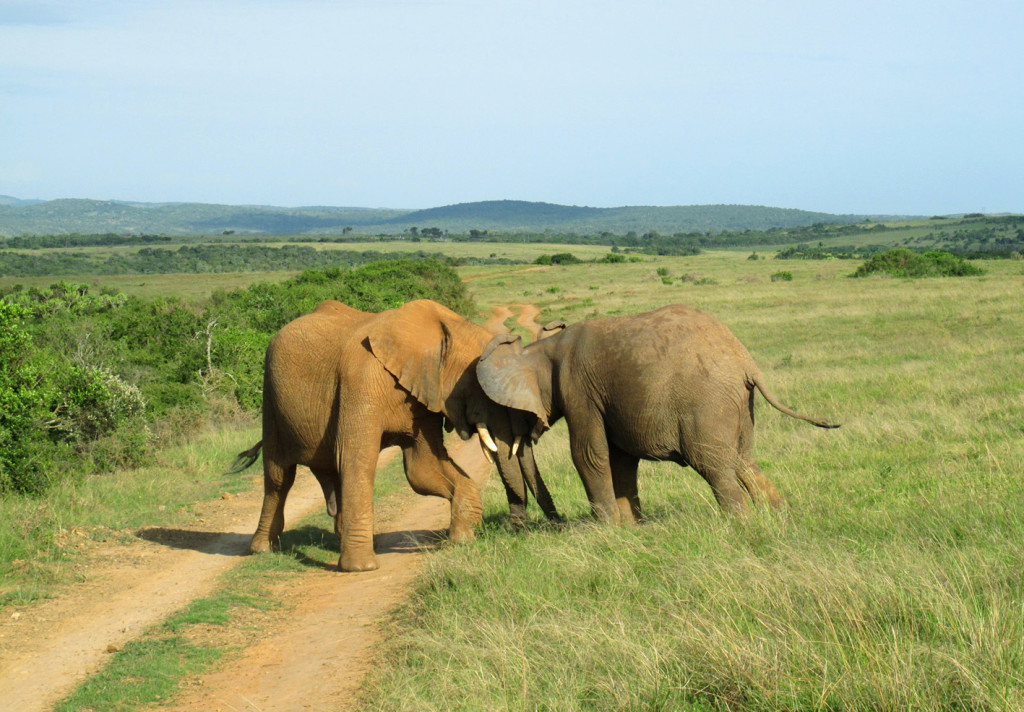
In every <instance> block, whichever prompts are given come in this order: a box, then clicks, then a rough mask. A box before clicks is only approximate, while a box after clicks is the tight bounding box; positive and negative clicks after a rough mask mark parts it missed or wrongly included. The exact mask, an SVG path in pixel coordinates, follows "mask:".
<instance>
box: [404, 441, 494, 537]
mask: <svg viewBox="0 0 1024 712" xmlns="http://www.w3.org/2000/svg"><path fill="white" fill-rule="evenodd" d="M402 457H403V460H404V462H405V477H406V479H407V480H408V481H409V485H410V486H411V487H412V488H413V490H414V491H416V492H417V493H418V494H423V495H432V496H435V497H444V498H445V499H447V500H448V501H449V502H451V522H450V524H449V526H448V538H449V539H450V540H451V541H452V542H454V543H457V544H458V543H463V542H468V541H472V540H473V539H474V538H475V534H474V533H473V527H475V526H476V525H477V524H479V523H480V522H481V521H482V520H483V506H482V505H481V503H480V492H479V490H477V487H476V485H475V484H474V483H473V480H471V479H470V478H469V475H467V474H466V473H465V472H463V471H462V469H461V468H460V467H459V466H458V465H456V464H455V463H454V462H453V461H452V460H451V458H450V457H449V456H448V451H447V450H446V449H445V447H444V439H443V437H442V435H441V428H440V424H438V427H437V428H433V427H427V428H424V429H421V430H420V431H419V432H418V433H417V434H416V436H415V437H414V438H413V441H412V443H411V444H409V445H407V446H405V447H403V448H402Z"/></svg>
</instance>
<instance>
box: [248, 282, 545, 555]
mask: <svg viewBox="0 0 1024 712" xmlns="http://www.w3.org/2000/svg"><path fill="white" fill-rule="evenodd" d="M490 337H491V333H490V332H488V331H487V330H486V329H484V328H483V327H480V326H477V325H476V324H473V323H472V322H470V321H469V320H468V319H466V318H464V317H462V316H460V315H458V314H456V313H455V312H453V311H451V310H450V309H448V308H446V307H444V306H442V305H441V304H438V303H436V302H433V301H430V300H417V301H413V302H409V303H408V304H405V305H404V306H402V307H399V308H398V309H392V310H389V311H385V312H381V313H379V314H370V313H365V312H361V311H358V310H356V309H352V308H351V307H348V306H346V305H344V304H341V303H340V302H336V301H327V302H323V303H322V304H320V305H319V306H318V307H317V308H316V310H315V311H314V312H312V313H311V314H307V315H305V316H302V317H299V318H298V319H295V320H294V321H292V322H290V323H288V324H286V325H285V326H284V327H282V328H281V330H280V331H278V333H277V334H276V335H275V336H274V337H273V339H271V342H270V345H269V346H268V347H267V353H266V359H265V362H264V375H263V439H262V440H261V441H260V442H259V443H257V444H256V445H255V446H254V447H253V448H251V449H249V450H247V451H245V452H243V453H241V454H240V455H239V457H238V460H236V464H235V466H234V467H233V468H232V471H240V470H241V469H244V468H245V467H247V466H248V465H250V464H252V463H253V462H255V460H256V458H257V457H258V456H259V451H260V449H261V448H262V449H263V483H264V495H263V509H262V511H261V513H260V519H259V524H258V526H257V528H256V533H255V534H254V535H253V538H252V542H251V544H250V550H251V551H252V552H253V553H259V552H265V551H269V550H271V549H272V548H275V547H276V546H277V544H278V540H279V538H280V536H281V532H282V531H283V529H284V504H285V499H286V498H287V496H288V491H289V489H290V488H291V486H292V484H293V482H294V480H295V471H296V466H297V465H306V466H308V467H309V468H310V470H311V471H312V472H313V474H314V475H315V476H316V478H317V480H318V482H319V483H320V486H321V487H322V488H323V492H324V498H325V500H326V502H327V510H328V513H330V514H331V515H332V516H334V518H335V530H336V532H337V534H338V537H339V541H340V546H341V556H340V559H339V561H338V567H339V568H340V569H341V570H342V571H367V570H372V569H375V568H377V562H376V557H375V555H374V552H373V483H374V473H375V469H376V463H377V456H378V454H379V452H380V450H381V449H383V448H384V447H388V446H392V445H397V446H400V447H401V448H402V456H403V460H404V465H405V474H406V478H407V479H408V481H409V484H410V485H411V486H412V488H413V489H414V490H415V491H416V492H418V493H420V494H426V495H435V496H439V497H444V498H445V499H447V500H449V501H450V502H451V525H450V528H449V537H450V539H451V540H452V541H455V542H459V541H468V540H471V539H473V537H474V534H473V527H474V525H476V524H477V523H479V522H480V519H481V505H480V495H479V493H478V491H477V488H476V486H475V485H474V484H473V482H472V480H470V478H469V477H468V476H467V475H466V473H465V472H464V471H462V470H461V469H460V468H459V467H458V465H456V464H455V463H454V462H453V461H452V460H451V458H450V457H449V456H448V452H447V451H446V449H445V446H444V437H443V428H444V427H446V428H447V429H448V430H449V431H451V430H453V429H454V430H455V431H456V432H458V434H459V436H461V437H462V438H463V439H469V438H470V437H472V436H473V435H474V434H479V436H480V440H481V444H482V447H484V451H485V454H487V455H488V458H489V459H492V461H494V462H496V464H497V467H498V471H499V472H500V474H501V478H502V482H503V483H504V484H505V488H506V492H507V493H508V496H509V505H510V509H511V511H512V517H513V519H514V520H517V521H522V520H524V519H525V507H526V486H529V487H530V488H531V489H534V491H535V492H534V494H535V496H536V497H537V500H538V503H539V504H540V505H541V506H542V508H543V509H544V510H545V513H546V514H547V515H548V516H549V517H551V518H557V517H558V514H557V512H556V511H555V509H554V505H553V504H552V503H551V498H550V496H549V495H548V494H547V490H546V488H544V486H543V482H541V483H540V484H539V485H538V484H537V483H536V482H533V481H532V478H533V476H534V475H535V473H536V467H535V465H534V464H533V461H532V460H533V456H532V451H529V449H528V448H525V449H520V442H521V440H522V439H523V435H524V434H525V435H527V436H528V435H529V433H528V432H527V431H528V430H529V428H530V427H531V426H532V419H533V418H532V416H528V415H526V414H518V417H516V418H511V417H510V411H509V410H508V409H507V408H506V407H503V406H500V405H498V404H496V403H494V402H493V401H492V400H490V399H489V398H487V396H486V395H485V394H484V392H483V390H482V389H481V388H480V384H479V382H478V381H477V377H476V372H475V365H476V361H477V359H478V358H479V356H480V354H481V352H482V351H483V348H484V346H485V345H486V344H487V342H488V340H489V339H490ZM513 427H515V428H516V429H517V431H516V432H513ZM527 439H528V438H527ZM524 458H528V459H529V462H527V463H526V464H527V466H528V468H530V469H529V471H528V472H527V473H526V476H525V477H524V474H523V468H522V466H521V465H520V460H521V459H524ZM528 480H530V481H528ZM524 483H525V486H524Z"/></svg>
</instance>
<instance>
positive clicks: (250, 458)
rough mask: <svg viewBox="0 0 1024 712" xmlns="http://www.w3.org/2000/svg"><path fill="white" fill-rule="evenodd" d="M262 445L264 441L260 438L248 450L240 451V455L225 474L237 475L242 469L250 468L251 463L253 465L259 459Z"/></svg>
mask: <svg viewBox="0 0 1024 712" xmlns="http://www.w3.org/2000/svg"><path fill="white" fill-rule="evenodd" d="M262 447H263V441H262V440H260V441H259V442H258V443H256V444H255V445H253V446H252V447H251V448H249V449H248V450H243V451H242V452H240V453H238V457H236V458H235V461H234V462H233V463H232V464H231V469H229V470H228V471H227V472H225V473H224V474H225V475H237V474H238V473H239V472H241V471H242V470H245V469H246V468H248V467H249V466H250V465H252V463H254V462H256V460H258V459H259V457H260V449H261V448H262Z"/></svg>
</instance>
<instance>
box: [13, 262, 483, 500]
mask: <svg viewBox="0 0 1024 712" xmlns="http://www.w3.org/2000/svg"><path fill="white" fill-rule="evenodd" d="M422 297H427V298H431V299H434V300H436V301H439V302H441V303H443V304H445V305H447V306H448V307H450V308H452V309H454V310H455V311H459V312H463V313H465V312H466V311H468V309H469V308H470V306H471V304H470V303H469V301H468V298H467V296H466V291H465V287H464V285H463V284H462V282H461V281H460V280H459V278H458V275H457V274H456V273H455V271H454V270H453V269H452V268H451V267H450V266H449V265H447V264H445V263H443V262H440V261H438V260H431V259H428V260H416V261H412V260H389V261H386V262H377V263H373V264H370V265H367V266H365V267H362V268H359V269H355V270H344V269H339V268H336V267H335V268H330V269H327V270H311V271H307V272H303V273H302V274H300V275H299V276H297V277H295V278H293V279H291V280H288V281H286V282H280V283H270V282H263V283H259V284H255V285H253V286H251V287H249V288H247V289H238V290H232V291H220V292H217V293H215V294H214V295H213V296H211V297H210V298H209V299H207V300H204V301H203V302H201V303H190V302H186V301H184V300H180V299H174V298H166V297H164V298H158V299H140V298H137V297H129V296H126V295H124V294H118V293H116V292H112V291H110V290H105V291H100V292H99V293H94V292H93V290H92V289H90V288H89V287H88V286H87V285H82V284H72V283H68V282H58V283H56V284H53V285H51V286H50V287H49V288H47V289H36V288H31V289H23V288H20V287H15V288H13V289H12V290H10V291H8V292H7V293H6V294H0V495H2V494H3V493H5V492H22V493H38V492H42V491H43V490H45V489H46V488H47V487H48V486H50V484H52V483H53V482H56V481H59V480H61V479H63V478H65V477H69V476H72V475H75V474H81V473H83V472H91V471H97V470H101V471H102V470H104V469H111V468H113V467H117V466H121V465H134V464H139V463H140V462H142V461H143V460H144V458H145V457H146V456H147V454H148V453H149V452H150V450H151V449H152V445H153V444H154V443H153V440H154V438H155V437H157V435H156V434H157V433H161V432H163V433H168V432H174V433H176V434H177V435H178V436H181V435H187V434H188V428H187V427H182V426H183V425H188V424H191V425H192V427H195V426H196V425H197V424H198V423H201V422H202V421H203V420H204V419H206V418H210V417H216V416H217V415H218V414H219V413H221V414H222V413H225V412H229V413H230V412H235V411H237V410H238V409H243V410H249V411H252V410H255V409H257V408H259V406H260V402H261V395H262V390H261V389H262V382H263V354H264V351H265V350H266V346H267V343H268V342H269V340H270V337H271V336H273V334H274V333H275V332H276V331H277V330H278V329H279V328H280V327H281V326H283V325H284V324H285V323H287V322H289V321H291V320H292V319H294V318H296V317H298V316H300V315H302V314H305V313H308V312H310V311H312V310H313V309H314V308H315V307H316V305H317V304H319V303H320V302H322V301H324V300H325V299H337V300H339V301H342V302H344V303H346V304H348V305H350V306H352V307H354V308H356V309H360V310H363V311H381V310H384V309H390V308H393V307H397V306H400V305H401V304H404V303H405V302H407V301H409V300H411V299H418V298H422ZM168 420H173V421H174V422H175V423H177V425H176V426H175V427H174V428H165V427H159V425H160V423H161V422H166V421H168Z"/></svg>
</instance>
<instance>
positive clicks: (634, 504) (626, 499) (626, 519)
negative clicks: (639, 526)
mask: <svg viewBox="0 0 1024 712" xmlns="http://www.w3.org/2000/svg"><path fill="white" fill-rule="evenodd" d="M608 459H609V464H610V465H611V469H612V487H613V488H614V490H615V503H616V505H617V506H618V508H619V524H621V525H622V526H629V525H631V524H636V523H638V522H640V521H641V520H642V519H643V513H642V512H641V510H640V495H639V492H638V489H637V468H638V467H639V465H640V458H638V457H634V456H632V455H629V454H627V453H625V452H623V451H622V450H619V449H618V448H616V447H614V446H609V448H608Z"/></svg>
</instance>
